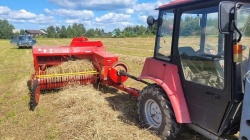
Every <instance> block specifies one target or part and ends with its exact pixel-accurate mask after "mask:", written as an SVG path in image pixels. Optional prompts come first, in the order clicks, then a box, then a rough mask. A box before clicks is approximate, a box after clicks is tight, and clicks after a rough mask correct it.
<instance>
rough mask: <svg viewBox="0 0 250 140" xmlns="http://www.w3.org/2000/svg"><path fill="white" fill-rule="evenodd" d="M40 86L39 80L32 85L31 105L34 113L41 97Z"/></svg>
mask: <svg viewBox="0 0 250 140" xmlns="http://www.w3.org/2000/svg"><path fill="white" fill-rule="evenodd" d="M38 86H39V83H38V80H34V82H33V84H32V85H31V93H30V103H29V105H30V110H31V111H34V110H35V108H36V106H37V105H38V100H39V96H40V89H38V88H39V87H38ZM38 90H39V91H38ZM37 93H39V94H37Z"/></svg>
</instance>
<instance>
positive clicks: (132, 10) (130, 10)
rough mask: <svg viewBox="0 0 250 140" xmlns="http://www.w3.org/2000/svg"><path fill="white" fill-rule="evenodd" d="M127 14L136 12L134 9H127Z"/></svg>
mask: <svg viewBox="0 0 250 140" xmlns="http://www.w3.org/2000/svg"><path fill="white" fill-rule="evenodd" d="M125 12H126V14H133V13H134V9H126V11H125Z"/></svg>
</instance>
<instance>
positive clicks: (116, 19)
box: [95, 13, 131, 23]
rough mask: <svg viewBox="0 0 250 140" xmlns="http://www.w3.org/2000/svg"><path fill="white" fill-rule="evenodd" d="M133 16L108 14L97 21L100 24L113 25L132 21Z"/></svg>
mask: <svg viewBox="0 0 250 140" xmlns="http://www.w3.org/2000/svg"><path fill="white" fill-rule="evenodd" d="M130 18H131V15H127V14H117V13H108V14H105V15H103V16H101V17H100V18H96V19H95V21H96V22H99V23H112V22H122V21H128V20H130Z"/></svg>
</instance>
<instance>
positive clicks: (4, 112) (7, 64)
mask: <svg viewBox="0 0 250 140" xmlns="http://www.w3.org/2000/svg"><path fill="white" fill-rule="evenodd" d="M91 40H101V41H102V42H103V43H104V45H105V46H106V47H107V51H108V52H110V53H113V54H117V55H118V56H119V59H120V60H121V61H124V62H126V63H127V64H128V65H129V67H130V74H132V75H135V76H139V75H140V72H141V69H142V67H143V63H144V60H145V58H146V57H149V56H152V55H153V46H154V38H116V39H114V38H95V39H91ZM37 41H38V43H37V44H36V46H58V45H68V44H69V43H70V41H71V40H70V39H37ZM33 72H34V70H33V58H32V52H31V49H18V48H17V47H16V46H13V45H10V43H9V40H0V73H1V74H0V140H5V139H6V140H9V139H11V140H12V139H18V140H19V139H27V140H28V139H39V140H40V139H86V140H91V139H100V140H103V139H109V140H111V139H114V140H115V139H124V140H127V139H135V140H142V139H159V137H157V136H155V135H153V134H152V133H150V132H149V131H147V130H146V129H143V128H141V127H140V124H139V120H138V114H137V106H136V98H134V97H130V96H129V95H127V94H126V93H124V92H121V91H117V90H115V89H113V88H108V87H103V88H101V90H100V91H97V90H95V89H94V88H92V86H90V85H89V86H85V87H82V86H78V87H67V88H65V89H63V90H60V91H59V92H54V93H53V92H50V93H47V94H43V95H41V97H40V103H39V105H38V107H37V108H36V109H35V111H34V112H32V111H29V107H28V103H29V87H28V86H27V82H28V81H29V79H30V76H31V74H32V73H33ZM126 85H130V86H133V87H136V88H139V89H141V88H143V87H144V86H145V85H143V84H140V83H138V82H135V81H133V80H128V81H127V82H126ZM177 139H179V140H182V139H193V140H196V139H205V138H203V137H202V136H200V135H198V134H197V133H194V132H193V131H191V130H189V129H187V128H185V129H184V131H183V132H182V133H181V134H180V136H179V137H178V138H177Z"/></svg>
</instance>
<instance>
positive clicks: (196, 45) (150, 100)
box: [138, 0, 250, 140]
mask: <svg viewBox="0 0 250 140" xmlns="http://www.w3.org/2000/svg"><path fill="white" fill-rule="evenodd" d="M158 10H159V15H158V19H157V20H155V19H154V18H153V17H152V16H149V17H148V19H147V22H148V25H150V26H153V25H154V24H156V25H157V33H156V43H155V50H154V57H152V58H147V59H146V61H145V64H144V68H143V71H142V75H141V76H140V77H139V79H151V80H153V81H154V82H155V83H156V84H152V85H148V86H147V87H145V88H144V89H143V90H142V91H140V96H139V101H138V109H139V114H140V120H141V123H142V125H143V126H145V127H146V128H149V129H151V130H153V131H155V132H156V133H157V134H159V135H161V136H162V138H163V139H173V138H175V137H176V136H177V134H178V133H179V131H180V129H181V126H182V125H183V124H186V125H188V126H189V127H190V128H191V129H193V130H195V131H197V132H199V133H200V134H202V135H204V136H206V137H208V138H209V139H222V138H220V137H221V136H224V135H229V134H235V133H237V132H238V131H239V129H240V137H239V139H241V140H247V139H250V109H249V108H250V83H249V82H250V81H249V80H248V78H249V73H250V72H247V71H248V70H249V68H250V65H249V63H248V56H249V54H248V53H249V52H248V51H247V49H248V47H249V45H250V44H249V43H250V42H248V40H249V39H250V37H249V34H247V31H250V26H249V24H250V2H249V1H247V0H239V1H221V0H210V1H205V0H203V1H201V0H176V1H172V2H170V3H168V4H165V5H162V6H160V7H159V8H158ZM240 41H241V42H242V43H243V45H241V44H240Z"/></svg>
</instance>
